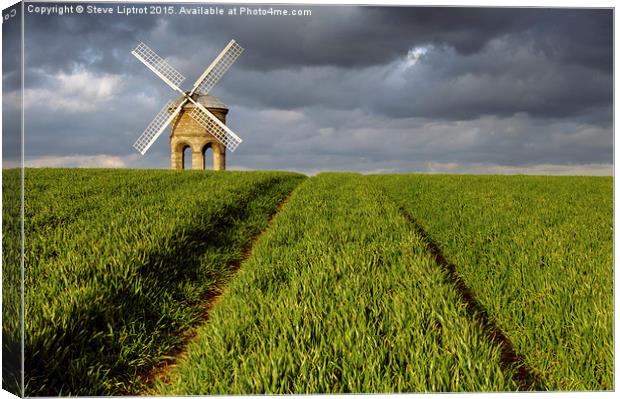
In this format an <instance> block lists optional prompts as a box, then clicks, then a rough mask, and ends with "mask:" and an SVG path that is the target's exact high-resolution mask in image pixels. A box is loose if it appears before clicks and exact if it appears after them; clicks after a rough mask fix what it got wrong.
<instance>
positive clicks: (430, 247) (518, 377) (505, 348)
mask: <svg viewBox="0 0 620 399" xmlns="http://www.w3.org/2000/svg"><path fill="white" fill-rule="evenodd" d="M394 203H395V204H397V207H398V208H399V209H400V212H401V214H402V215H403V216H404V217H405V219H407V221H408V222H409V223H410V224H411V225H412V227H413V229H414V230H415V232H416V233H417V234H418V235H419V236H420V237H421V238H422V241H423V242H424V244H425V245H426V250H427V251H428V253H430V254H431V255H432V257H433V259H434V260H435V262H436V263H437V264H438V265H439V266H440V267H441V268H442V269H443V270H444V272H445V276H446V281H447V282H448V283H450V284H451V285H452V286H454V287H455V289H456V291H457V292H458V294H459V296H460V297H461V300H462V301H463V303H464V304H465V306H466V309H467V312H468V313H469V315H470V316H471V317H472V318H473V319H474V320H476V321H477V322H479V323H480V324H481V326H482V328H483V330H484V332H485V333H486V336H487V337H488V339H489V340H490V341H491V342H492V343H493V344H494V345H496V346H498V347H499V348H500V351H501V359H500V362H501V366H502V368H504V369H506V370H511V369H512V370H516V373H513V379H514V381H515V382H516V383H517V385H518V386H519V388H520V389H521V390H524V391H532V390H534V391H541V390H544V384H543V380H542V377H541V376H540V375H538V374H537V373H536V372H535V371H534V370H532V369H531V368H530V367H528V365H527V364H526V362H525V358H524V357H523V356H522V355H520V354H518V353H517V352H516V351H515V349H514V346H513V345H512V342H511V341H510V339H509V338H508V336H507V335H506V334H505V333H504V332H503V331H502V330H501V328H500V327H499V326H498V325H497V324H495V323H494V322H493V321H492V320H491V319H490V317H489V315H488V311H487V310H486V308H485V307H484V306H483V305H482V304H481V303H480V302H479V301H478V299H477V298H476V295H475V294H474V292H473V291H472V290H471V289H470V288H469V287H468V286H467V283H466V282H465V280H464V279H463V278H462V277H461V276H460V275H459V274H458V272H457V270H456V266H455V265H454V263H451V262H450V261H448V260H447V258H446V257H445V255H444V254H443V252H442V250H441V248H440V247H439V245H437V243H436V242H435V241H434V240H433V239H432V238H431V236H430V235H429V234H428V233H427V232H426V230H424V228H423V227H422V226H421V225H420V223H419V222H418V221H417V220H416V219H415V218H414V217H413V215H411V214H410V213H409V212H408V211H407V210H406V209H405V208H403V207H401V206H400V205H398V203H397V202H395V201H394Z"/></svg>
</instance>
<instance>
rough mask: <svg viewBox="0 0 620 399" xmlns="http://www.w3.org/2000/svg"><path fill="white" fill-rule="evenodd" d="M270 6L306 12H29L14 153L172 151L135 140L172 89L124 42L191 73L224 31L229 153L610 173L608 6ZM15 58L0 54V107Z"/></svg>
mask: <svg viewBox="0 0 620 399" xmlns="http://www.w3.org/2000/svg"><path fill="white" fill-rule="evenodd" d="M54 4H58V3H54ZM81 4H83V5H85V6H86V5H87V4H88V3H81ZM119 4H120V3H119ZM99 5H100V6H102V4H99ZM103 6H112V7H114V8H115V7H116V4H113V3H112V4H109V5H105V4H104V5H103ZM212 6H215V4H212ZM250 6H251V7H253V8H259V7H262V8H264V9H266V8H268V6H264V5H263V6H258V5H250ZM174 7H175V12H177V13H178V12H179V10H180V7H181V4H175V5H174ZM188 7H189V8H195V7H196V6H195V5H189V6H188ZM220 7H221V8H223V9H225V11H227V10H228V9H230V8H234V7H236V8H237V12H239V11H240V10H239V5H231V4H224V5H220ZM276 7H277V8H278V9H288V10H289V11H290V10H293V9H306V10H309V11H311V15H306V16H248V15H230V16H229V15H224V16H213V15H195V16H189V15H122V14H112V15H107V14H98V15H94V14H88V13H86V12H83V13H82V14H76V13H74V14H64V15H62V16H60V15H39V14H36V13H34V12H32V13H29V12H26V19H25V26H24V30H25V43H24V48H25V71H24V72H25V75H24V80H25V87H24V104H25V112H26V113H25V115H26V116H25V136H26V138H25V155H26V166H32V167H43V166H49V167H126V168H140V169H142V168H160V169H166V168H169V167H170V165H169V163H170V160H169V159H170V150H169V141H168V140H169V139H168V135H169V131H167V132H166V133H164V134H162V136H160V138H159V139H158V140H157V142H156V143H155V144H154V145H153V146H152V147H151V148H150V150H149V151H148V152H147V154H146V155H144V156H141V155H139V154H138V153H136V152H135V150H134V149H133V148H132V144H133V142H134V141H135V140H136V139H137V138H138V137H139V136H140V134H141V133H142V131H143V130H144V129H145V128H146V126H147V125H148V124H149V123H150V121H151V120H152V119H153V117H154V116H155V114H156V113H157V112H158V111H159V110H160V109H161V108H162V106H163V105H164V104H165V103H166V102H167V101H168V100H170V99H173V98H175V97H177V96H176V95H175V92H174V91H173V90H172V89H170V88H169V87H168V86H167V85H166V84H164V83H163V82H162V81H161V80H160V79H159V78H158V77H157V76H155V75H154V74H153V73H152V72H151V71H149V70H148V69H147V68H146V67H145V66H144V65H143V64H142V63H140V62H139V61H138V60H137V59H136V58H135V57H133V56H132V55H131V54H130V52H131V50H132V49H133V48H134V47H135V46H136V45H137V44H138V43H139V42H140V41H142V42H144V43H146V44H147V45H148V46H149V47H151V48H152V49H153V50H154V51H156V52H157V53H158V54H159V55H160V56H162V57H163V58H165V59H166V60H167V61H168V62H169V63H170V64H172V65H173V66H174V67H175V68H176V69H177V70H178V71H180V72H181V73H182V74H183V75H184V76H185V77H186V81H185V82H184V85H183V87H184V88H185V89H186V90H187V89H189V88H190V87H191V85H192V84H193V82H194V80H195V79H196V78H197V77H198V76H199V75H200V74H201V73H202V71H203V70H204V69H205V68H206V67H207V66H208V65H209V63H210V62H211V61H212V59H213V58H214V57H215V56H216V55H217V54H218V53H219V51H220V50H221V49H222V48H223V47H224V46H225V45H226V43H228V41H229V40H230V39H235V40H236V41H237V42H238V43H239V44H240V45H241V46H243V47H244V48H245V51H244V53H243V54H242V55H241V57H240V58H239V59H238V60H237V62H236V63H235V64H234V65H233V66H232V68H231V69H230V70H229V71H228V72H227V73H226V75H225V76H224V77H223V78H222V80H220V82H219V83H218V84H217V86H216V87H215V88H214V89H213V90H212V92H211V94H213V95H215V96H216V97H218V98H219V99H220V100H221V101H223V102H224V103H226V104H227V105H228V106H229V108H230V112H229V114H228V121H227V124H228V126H229V127H230V128H231V129H232V130H233V131H234V132H235V133H236V134H237V135H239V136H240V137H241V138H242V139H243V143H242V144H241V145H240V146H239V147H238V148H237V150H236V151H235V152H234V153H228V155H227V167H228V169H239V170H247V169H252V170H253V169H261V170H294V171H300V172H303V173H307V174H315V173H317V172H321V171H328V170H331V171H359V172H363V173H407V172H431V173H508V174H514V173H528V174H592V175H601V174H602V175H610V174H612V173H613V167H612V163H613V84H612V83H613V19H612V18H613V14H612V11H611V10H609V9H595V10H588V9H565V8H562V9H559V8H555V9H553V8H535V9H533V8H512V9H510V8H429V7H366V6H307V5H294V6H285V5H277V6H276ZM6 25H7V24H4V25H3V29H5V31H4V35H5V37H6V36H7V34H8V35H11V28H10V27H7V26H6ZM10 45H11V44H10V43H9V44H8V46H9V47H10ZM3 50H4V51H10V48H9V49H8V50H7V44H6V43H5V46H4V49H3ZM18 67H19V65H18V64H17V63H15V62H12V61H10V60H7V57H4V58H3V68H4V74H3V87H4V97H5V102H6V104H8V108H10V107H11V104H16V105H14V107H15V108H16V107H17V104H19V101H17V99H18V98H19V73H18ZM5 112H7V113H9V112H11V109H8V110H5ZM6 119H7V118H5V120H6ZM8 129H11V126H8ZM5 131H6V128H5ZM4 140H5V141H6V140H7V139H6V135H5V139H4ZM9 140H10V139H9Z"/></svg>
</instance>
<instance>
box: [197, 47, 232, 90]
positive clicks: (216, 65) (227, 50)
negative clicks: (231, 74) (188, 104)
mask: <svg viewBox="0 0 620 399" xmlns="http://www.w3.org/2000/svg"><path fill="white" fill-rule="evenodd" d="M242 52H243V47H241V46H240V45H239V44H237V42H235V41H234V40H231V41H230V42H229V43H228V45H226V47H224V49H223V50H222V51H221V52H220V54H219V55H218V56H217V57H216V58H215V60H213V62H212V63H211V65H209V67H208V68H207V69H205V71H204V72H203V73H202V75H200V77H199V78H198V80H196V83H194V88H193V89H192V91H191V92H190V95H192V94H194V93H198V94H201V95H205V94H208V93H209V91H211V89H212V88H213V86H215V85H216V83H217V82H218V81H219V80H220V79H221V78H222V76H224V74H225V73H226V71H227V70H228V68H230V66H231V65H232V64H233V63H234V62H235V61H236V60H237V58H239V56H240V55H241V53H242Z"/></svg>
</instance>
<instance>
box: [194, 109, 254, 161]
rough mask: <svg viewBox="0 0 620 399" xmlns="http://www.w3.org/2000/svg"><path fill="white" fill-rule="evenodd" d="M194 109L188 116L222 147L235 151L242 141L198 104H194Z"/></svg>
mask: <svg viewBox="0 0 620 399" xmlns="http://www.w3.org/2000/svg"><path fill="white" fill-rule="evenodd" d="M194 104H195V105H196V108H194V110H193V111H192V112H190V114H189V116H191V117H192V118H194V120H195V121H196V122H198V123H199V124H200V125H202V127H204V128H205V129H207V130H208V131H209V133H211V134H212V135H213V137H215V138H216V139H217V140H218V141H219V142H220V143H222V144H224V147H226V148H227V149H229V150H230V151H233V152H234V151H235V149H236V148H237V146H238V145H239V144H241V142H242V141H243V140H241V139H240V138H239V136H237V135H236V134H235V133H233V131H232V130H230V129H229V128H228V127H227V126H226V125H224V124H223V123H222V122H221V121H220V120H219V119H217V117H216V116H215V115H213V114H212V113H211V112H209V110H207V109H206V108H205V107H203V106H202V105H200V104H197V103H194Z"/></svg>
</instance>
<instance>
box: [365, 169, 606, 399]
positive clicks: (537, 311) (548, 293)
mask: <svg viewBox="0 0 620 399" xmlns="http://www.w3.org/2000/svg"><path fill="white" fill-rule="evenodd" d="M369 179H370V182H372V184H376V185H378V186H380V187H383V188H384V189H385V190H386V191H387V192H389V195H390V197H392V198H393V199H395V200H396V201H397V203H398V204H399V206H401V207H402V208H403V209H404V210H405V211H406V212H407V213H409V214H410V215H411V216H412V217H413V218H415V219H416V220H417V222H418V223H419V224H420V225H421V226H422V228H423V229H424V230H425V231H426V232H427V233H428V234H429V235H430V236H431V237H432V239H433V240H434V241H435V242H436V243H437V245H438V246H439V247H440V248H441V250H442V251H443V252H444V254H445V256H446V258H448V260H449V261H450V262H452V263H453V264H454V265H455V268H456V271H457V273H458V274H459V275H460V276H461V277H462V278H463V280H464V281H465V282H466V284H467V285H468V286H469V287H470V288H471V290H472V291H473V292H475V293H476V296H477V298H478V300H479V301H480V302H481V303H482V305H483V306H484V307H485V308H486V309H487V311H488V314H489V317H490V318H491V319H492V320H493V321H494V322H495V323H496V324H497V325H498V326H499V327H500V328H501V329H502V330H503V331H504V332H505V333H506V334H507V335H508V337H509V338H510V340H511V341H512V343H513V345H514V347H515V350H516V351H517V352H518V353H519V354H521V355H523V356H524V358H525V360H526V362H527V364H528V365H529V366H530V367H531V368H533V369H534V371H535V372H536V373H537V374H538V375H540V376H541V378H542V381H544V382H545V384H546V386H545V387H544V388H546V389H550V390H601V389H603V390H609V389H613V386H614V385H613V378H614V374H613V365H614V357H613V344H614V342H613V181H612V178H599V177H544V176H540V177H534V176H437V175H435V176H432V175H408V176H371V177H369Z"/></svg>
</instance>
